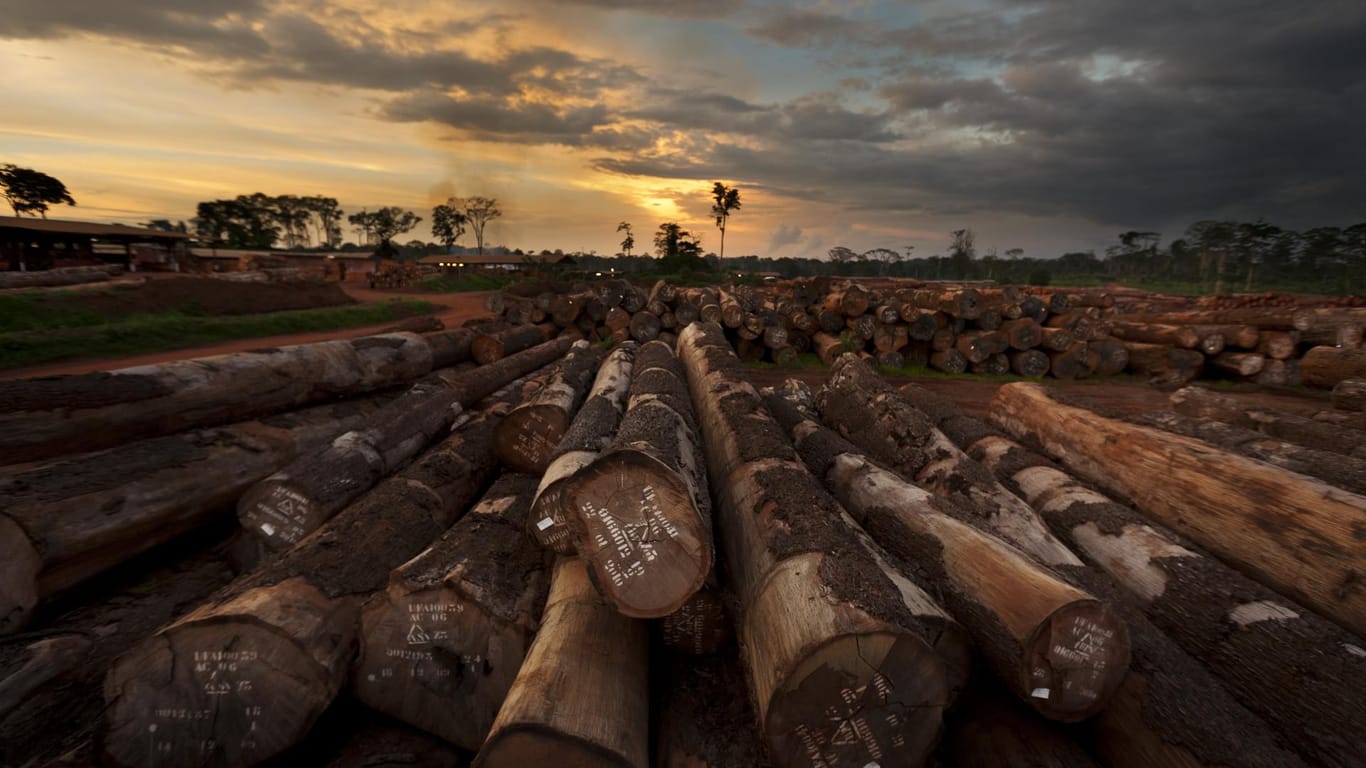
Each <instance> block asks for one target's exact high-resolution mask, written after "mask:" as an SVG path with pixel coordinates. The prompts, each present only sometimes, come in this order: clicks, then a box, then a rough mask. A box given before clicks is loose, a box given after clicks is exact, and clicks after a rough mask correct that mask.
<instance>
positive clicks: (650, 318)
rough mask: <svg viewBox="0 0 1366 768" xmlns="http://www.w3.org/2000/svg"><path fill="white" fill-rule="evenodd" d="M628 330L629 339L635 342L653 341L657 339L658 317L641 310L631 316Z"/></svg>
mask: <svg viewBox="0 0 1366 768" xmlns="http://www.w3.org/2000/svg"><path fill="white" fill-rule="evenodd" d="M629 329H630V331H631V338H633V339H635V340H636V341H639V342H641V343H644V342H647V341H654V340H655V339H657V338H659V331H660V325H659V317H658V316H657V315H654V314H652V313H651V312H649V311H647V310H644V309H642V310H641V311H639V312H637V313H635V314H634V315H631V324H630V326H629Z"/></svg>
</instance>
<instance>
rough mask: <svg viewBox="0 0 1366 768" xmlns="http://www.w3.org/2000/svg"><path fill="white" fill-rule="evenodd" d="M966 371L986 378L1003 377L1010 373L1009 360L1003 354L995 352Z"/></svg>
mask: <svg viewBox="0 0 1366 768" xmlns="http://www.w3.org/2000/svg"><path fill="white" fill-rule="evenodd" d="M968 370H970V371H972V372H973V373H978V374H984V375H987V376H1004V375H1006V374H1007V373H1010V358H1009V357H1008V356H1006V354H1005V353H1004V352H997V353H996V354H994V355H991V356H990V357H988V358H987V359H985V360H983V361H982V362H980V363H973V364H972V365H970V366H968Z"/></svg>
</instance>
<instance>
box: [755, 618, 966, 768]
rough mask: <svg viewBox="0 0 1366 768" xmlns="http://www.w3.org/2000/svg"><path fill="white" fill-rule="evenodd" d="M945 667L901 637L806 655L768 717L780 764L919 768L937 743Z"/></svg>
mask: <svg viewBox="0 0 1366 768" xmlns="http://www.w3.org/2000/svg"><path fill="white" fill-rule="evenodd" d="M948 698H949V694H948V686H947V683H946V681H945V677H944V665H943V663H942V662H941V661H940V660H939V658H938V656H937V654H936V653H935V652H934V651H933V650H932V649H931V648H929V647H928V646H926V645H925V644H924V643H922V642H920V641H919V640H916V639H914V638H911V637H908V636H905V635H896V634H892V633H885V632H874V633H868V634H861V635H843V636H840V637H837V638H835V639H834V640H832V641H830V642H829V643H826V644H825V645H824V646H822V647H821V648H819V649H817V650H815V651H813V652H812V653H810V654H809V655H808V656H807V657H806V658H805V659H804V660H803V662H802V664H801V666H800V667H798V668H797V669H796V670H794V671H793V673H792V674H791V675H790V676H788V678H787V679H786V680H785V681H784V683H783V685H782V687H781V688H780V689H779V690H778V691H777V692H776V693H775V695H774V697H773V699H772V704H771V706H770V707H769V710H768V715H767V727H766V729H765V732H766V733H767V734H768V740H769V748H770V750H771V751H772V754H773V756H774V758H775V763H777V764H778V765H859V766H863V765H868V764H869V763H873V764H877V765H919V764H921V763H922V762H923V761H924V760H925V758H926V756H927V755H929V753H930V752H931V750H932V749H933V748H934V745H935V742H936V741H938V738H939V732H940V728H941V725H942V721H943V709H944V704H945V702H946V701H947V700H948Z"/></svg>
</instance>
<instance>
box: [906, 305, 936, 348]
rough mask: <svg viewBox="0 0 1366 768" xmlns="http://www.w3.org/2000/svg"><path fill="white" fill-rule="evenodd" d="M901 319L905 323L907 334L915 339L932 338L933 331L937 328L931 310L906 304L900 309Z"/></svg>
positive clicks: (924, 339)
mask: <svg viewBox="0 0 1366 768" xmlns="http://www.w3.org/2000/svg"><path fill="white" fill-rule="evenodd" d="M901 319H902V320H905V321H906V323H907V326H908V328H907V335H909V336H910V338H912V339H915V340H916V341H929V340H930V339H932V338H934V332H935V331H937V330H939V323H938V322H937V321H936V320H935V313H934V311H933V310H927V309H915V308H914V307H913V306H911V305H907V306H906V307H904V308H903V310H902V313H901Z"/></svg>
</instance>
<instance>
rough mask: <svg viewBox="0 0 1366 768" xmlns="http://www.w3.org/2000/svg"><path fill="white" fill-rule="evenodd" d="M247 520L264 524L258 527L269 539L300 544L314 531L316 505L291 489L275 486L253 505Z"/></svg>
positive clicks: (279, 485) (285, 486)
mask: <svg viewBox="0 0 1366 768" xmlns="http://www.w3.org/2000/svg"><path fill="white" fill-rule="evenodd" d="M247 516H249V517H251V518H255V519H258V520H260V521H261V522H260V523H259V524H258V525H257V526H256V527H257V528H258V529H259V530H260V531H261V532H262V533H264V534H265V535H266V536H267V537H269V538H271V539H274V540H276V541H280V542H284V543H285V544H291V545H292V544H297V543H298V542H299V540H300V539H302V538H303V537H304V535H305V534H307V533H308V532H309V530H310V521H311V520H312V519H313V518H314V514H313V502H312V501H311V500H310V499H309V498H308V497H307V496H304V495H303V494H301V493H299V492H298V491H295V490H294V489H292V488H290V487H289V486H287V485H283V484H279V483H273V484H271V486H270V490H269V491H267V492H266V494H265V496H263V497H261V498H258V499H256V500H254V501H253V502H252V504H251V509H250V511H249V512H248V513H247Z"/></svg>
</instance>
